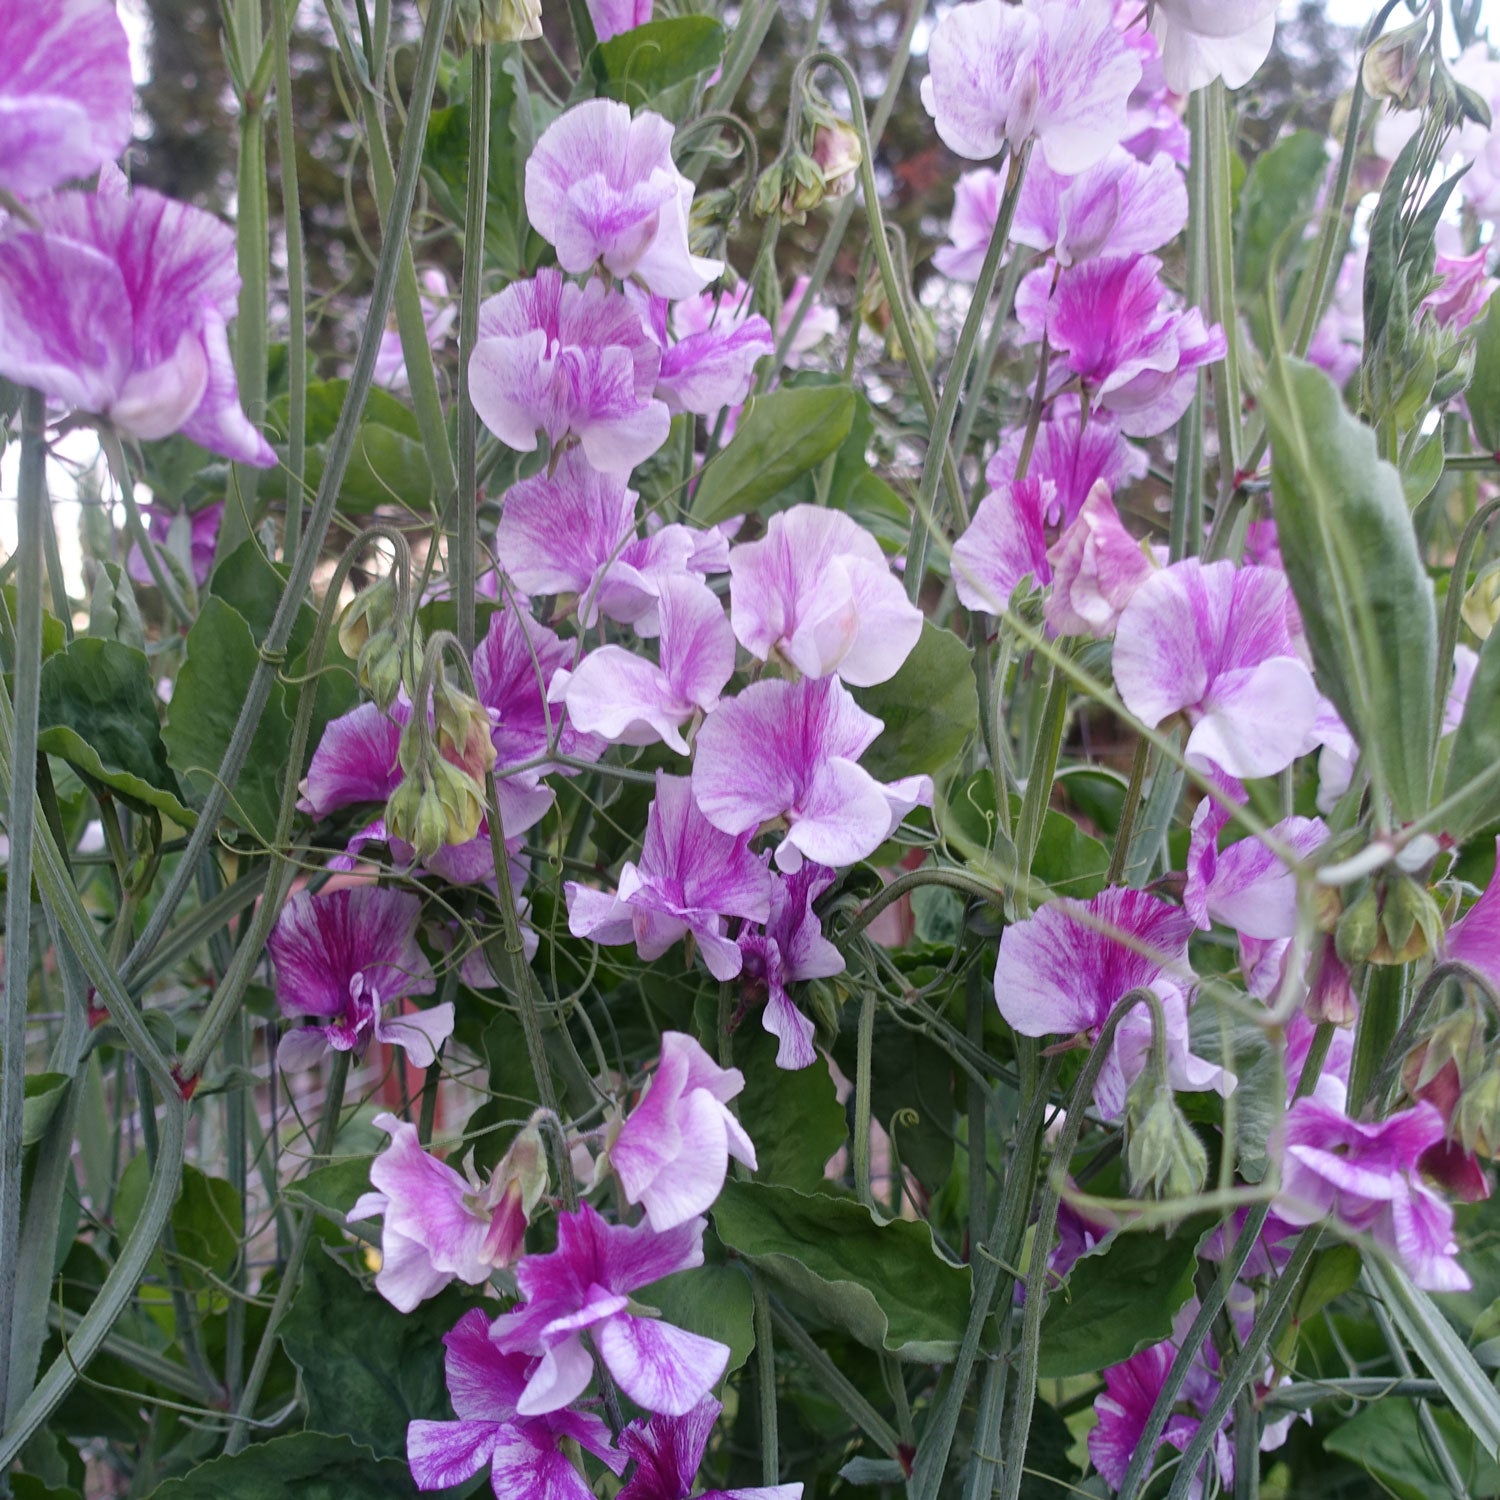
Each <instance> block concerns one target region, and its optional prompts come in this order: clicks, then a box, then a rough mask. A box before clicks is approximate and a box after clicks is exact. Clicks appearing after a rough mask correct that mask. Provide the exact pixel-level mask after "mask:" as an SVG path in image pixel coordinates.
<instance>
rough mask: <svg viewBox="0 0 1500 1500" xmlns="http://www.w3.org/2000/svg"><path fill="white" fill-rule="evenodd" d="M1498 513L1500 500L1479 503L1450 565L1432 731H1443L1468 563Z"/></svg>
mask: <svg viewBox="0 0 1500 1500" xmlns="http://www.w3.org/2000/svg"><path fill="white" fill-rule="evenodd" d="M1497 517H1500V500H1491V501H1489V502H1488V503H1487V504H1485V505H1481V506H1480V507H1479V509H1478V510H1477V511H1475V512H1474V514H1473V515H1472V516H1470V517H1469V523H1468V525H1467V526H1465V527H1464V529H1463V533H1462V535H1460V537H1459V539H1458V546H1457V547H1456V548H1455V549H1454V553H1453V568H1452V570H1451V571H1450V572H1449V574H1448V598H1447V601H1446V602H1445V603H1444V605H1443V631H1442V634H1441V635H1440V636H1439V637H1438V680H1437V703H1436V705H1435V711H1434V713H1433V716H1432V722H1433V731H1434V733H1435V734H1441V733H1442V727H1443V714H1444V711H1445V710H1446V708H1447V706H1448V692H1449V689H1450V688H1451V687H1452V685H1453V653H1454V651H1455V650H1457V648H1458V632H1459V627H1460V626H1461V625H1462V624H1463V618H1464V595H1465V594H1466V593H1467V592H1468V588H1469V567H1470V564H1471V563H1472V562H1473V561H1474V552H1475V550H1476V549H1477V548H1478V546H1479V538H1480V537H1481V536H1483V535H1484V531H1485V528H1486V527H1488V526H1489V525H1490V524H1491V522H1493V521H1494V520H1495V519H1496V518H1497Z"/></svg>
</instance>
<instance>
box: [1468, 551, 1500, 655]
mask: <svg viewBox="0 0 1500 1500" xmlns="http://www.w3.org/2000/svg"><path fill="white" fill-rule="evenodd" d="M1463 616H1464V624H1465V625H1467V626H1468V627H1469V629H1470V630H1472V631H1473V632H1474V634H1475V635H1477V636H1478V637H1479V639H1480V640H1482V641H1487V640H1489V638H1490V632H1491V631H1492V630H1494V628H1495V626H1496V625H1497V624H1500V560H1497V561H1495V562H1492V563H1490V564H1488V566H1486V567H1485V568H1483V569H1482V570H1481V571H1480V574H1479V576H1478V577H1477V578H1476V579H1475V580H1474V584H1473V587H1472V588H1470V590H1469V592H1468V593H1467V594H1465V595H1464V603H1463Z"/></svg>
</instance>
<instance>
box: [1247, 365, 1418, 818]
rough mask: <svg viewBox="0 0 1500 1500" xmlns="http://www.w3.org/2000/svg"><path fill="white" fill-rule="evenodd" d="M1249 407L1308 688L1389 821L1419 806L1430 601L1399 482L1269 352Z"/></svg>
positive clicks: (1314, 376) (1349, 426) (1294, 368)
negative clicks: (1308, 667) (1260, 433)
mask: <svg viewBox="0 0 1500 1500" xmlns="http://www.w3.org/2000/svg"><path fill="white" fill-rule="evenodd" d="M1261 403H1262V406H1263V407H1264V409H1265V413H1266V420H1267V422H1268V424H1269V426H1270V431H1271V442H1272V446H1273V447H1274V448H1275V451H1276V463H1275V465H1274V472H1273V476H1272V491H1273V496H1274V504H1275V516H1276V526H1277V531H1278V534H1279V535H1280V537H1281V540H1282V555H1283V556H1284V557H1285V559H1286V570H1287V576H1288V578H1289V579H1290V580H1291V585H1292V590H1293V592H1294V593H1295V594H1296V597H1297V603H1298V604H1299V605H1300V606H1301V609H1302V619H1303V623H1304V625H1305V626H1306V629H1307V638H1308V641H1309V643H1310V645H1311V646H1312V655H1313V664H1314V666H1315V668H1316V670H1317V675H1318V683H1319V686H1320V687H1321V688H1322V689H1323V691H1324V692H1325V693H1327V694H1328V696H1329V697H1330V698H1331V699H1332V700H1333V703H1334V706H1335V707H1336V708H1337V709H1338V711H1339V713H1340V715H1341V716H1342V717H1343V720H1344V723H1345V724H1347V725H1348V726H1349V729H1350V731H1351V732H1352V733H1353V735H1354V737H1355V739H1356V740H1358V741H1359V744H1360V747H1361V749H1362V750H1363V752H1364V754H1365V756H1366V758H1367V759H1366V763H1367V764H1368V765H1369V767H1370V771H1371V778H1372V781H1373V782H1374V784H1375V786H1376V787H1377V788H1379V789H1381V790H1383V791H1384V792H1385V793H1386V794H1388V795H1389V797H1390V798H1391V800H1392V802H1393V803H1394V804H1395V808H1396V812H1397V814H1398V816H1400V817H1401V818H1403V819H1408V820H1410V819H1413V818H1416V817H1417V816H1418V815H1419V814H1420V813H1421V812H1423V811H1424V810H1425V808H1426V806H1427V800H1428V777H1429V774H1430V766H1431V762H1432V746H1433V741H1434V733H1433V731H1434V724H1433V701H1432V700H1433V691H1432V685H1433V682H1434V681H1435V680H1436V677H1437V607H1436V604H1435V602H1434V599H1433V592H1432V584H1431V581H1430V580H1429V579H1428V577H1427V572H1426V569H1425V568H1424V567H1423V565H1422V554H1421V550H1420V548H1419V546H1418V543H1417V536H1416V531H1415V529H1414V528H1413V526H1412V520H1411V513H1410V511H1408V509H1407V507H1406V498H1405V495H1404V494H1403V492H1402V489H1401V477H1400V475H1398V474H1397V473H1396V471H1395V470H1394V469H1393V468H1392V467H1391V466H1390V465H1389V464H1387V463H1384V462H1382V461H1381V460H1380V459H1379V458H1378V457H1377V456H1376V449H1375V435H1374V433H1372V432H1371V431H1370V430H1369V428H1367V427H1365V426H1364V425H1363V424H1362V423H1360V422H1358V421H1357V420H1356V419H1355V418H1354V417H1352V416H1350V414H1349V413H1348V412H1347V411H1346V410H1345V409H1344V403H1343V401H1342V399H1341V398H1340V396H1339V393H1338V391H1337V390H1336V389H1335V388H1334V385H1333V382H1332V381H1331V380H1330V379H1329V378H1328V376H1327V375H1325V374H1324V373H1323V372H1322V371H1321V370H1318V369H1315V368H1314V367H1313V366H1312V365H1309V364H1305V363H1303V362H1302V361H1301V360H1296V359H1290V358H1285V357H1278V358H1277V359H1276V360H1274V361H1273V362H1272V365H1271V367H1270V369H1269V371H1268V372H1267V376H1266V381H1265V386H1264V389H1263V390H1262V392H1261Z"/></svg>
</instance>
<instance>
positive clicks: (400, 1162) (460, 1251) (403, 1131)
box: [347, 1113, 547, 1313]
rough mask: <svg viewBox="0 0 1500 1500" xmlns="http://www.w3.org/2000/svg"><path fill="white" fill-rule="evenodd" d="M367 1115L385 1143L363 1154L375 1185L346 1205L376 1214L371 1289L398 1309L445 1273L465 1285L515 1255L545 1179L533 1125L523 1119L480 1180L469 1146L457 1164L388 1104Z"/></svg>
mask: <svg viewBox="0 0 1500 1500" xmlns="http://www.w3.org/2000/svg"><path fill="white" fill-rule="evenodd" d="M374 1123H375V1124H376V1125H377V1126H378V1127H379V1128H380V1129H381V1130H383V1131H385V1133H386V1134H387V1135H388V1136H390V1138H391V1139H390V1143H389V1145H387V1146H386V1148H385V1149H384V1150H383V1151H382V1152H381V1153H380V1154H379V1155H378V1156H377V1157H376V1158H375V1160H374V1161H373V1162H371V1164H370V1184H371V1186H372V1187H373V1188H374V1189H375V1191H374V1192H370V1193H366V1194H364V1195H363V1196H362V1197H361V1198H360V1199H359V1200H358V1202H356V1203H355V1204H354V1206H353V1207H352V1208H351V1209H350V1210H349V1213H348V1215H347V1217H348V1218H349V1219H351V1220H358V1219H370V1218H380V1219H383V1221H384V1222H383V1223H382V1225H381V1234H380V1270H379V1271H378V1272H377V1273H376V1275H375V1290H376V1291H378V1292H379V1293H380V1295H381V1296H382V1297H384V1298H385V1300H386V1301H387V1302H389V1303H390V1304H391V1306H392V1307H394V1308H396V1309H397V1311H398V1312H404V1313H409V1312H411V1311H412V1309H413V1308H415V1307H416V1306H417V1305H418V1303H421V1302H425V1301H426V1300H427V1299H428V1298H429V1297H436V1296H437V1294H438V1293H439V1292H440V1291H442V1290H443V1288H444V1287H445V1286H447V1285H448V1284H449V1282H451V1281H454V1280H458V1281H462V1282H463V1283H465V1285H467V1286H479V1285H481V1284H482V1283H483V1282H485V1281H488V1280H489V1277H490V1273H491V1272H492V1271H494V1270H497V1269H499V1268H500V1267H502V1266H511V1265H514V1264H515V1263H516V1261H518V1260H519V1259H520V1258H521V1250H522V1246H523V1244H524V1241H525V1237H526V1224H527V1220H528V1219H529V1218H530V1216H531V1213H532V1211H533V1210H534V1209H535V1208H536V1205H537V1201H538V1200H539V1199H540V1198H541V1195H542V1193H543V1192H544V1191H545V1190H546V1187H547V1158H546V1154H545V1152H544V1150H543V1148H542V1138H541V1133H540V1131H539V1130H538V1129H537V1127H536V1126H535V1125H529V1126H527V1128H526V1129H525V1130H523V1131H522V1132H521V1133H520V1134H519V1135H518V1136H517V1137H516V1138H515V1140H514V1141H513V1142H512V1143H511V1146H510V1149H509V1150H508V1151H507V1152H506V1153H505V1155H504V1157H503V1158H501V1161H500V1164H499V1165H498V1166H497V1167H496V1168H495V1170H494V1171H493V1172H492V1173H491V1174H490V1179H489V1181H488V1182H481V1181H480V1180H479V1177H478V1175H477V1174H476V1173H475V1171H474V1158H473V1153H472V1152H470V1153H469V1159H468V1160H467V1161H466V1162H465V1164H464V1173H463V1174H460V1173H458V1172H455V1171H454V1170H453V1168H452V1167H450V1166H449V1165H448V1164H447V1163H446V1162H441V1161H439V1160H438V1159H437V1158H436V1157H435V1156H432V1155H430V1154H429V1153H428V1152H426V1151H424V1150H423V1149H422V1147H421V1144H420V1143H419V1141H418V1139H417V1127H416V1126H415V1125H411V1124H408V1123H406V1122H405V1121H403V1120H398V1119H397V1118H396V1116H395V1115H393V1114H389V1113H383V1114H378V1115H376V1116H375V1121H374Z"/></svg>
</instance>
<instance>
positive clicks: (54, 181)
mask: <svg viewBox="0 0 1500 1500" xmlns="http://www.w3.org/2000/svg"><path fill="white" fill-rule="evenodd" d="M134 103H135V90H134V88H133V86H132V83H131V78H130V44H129V41H128V39H127V38H126V35H125V28H124V26H122V25H121V24H120V18H119V16H118V15H117V14H116V13H115V7H114V0H0V192H5V193H9V194H11V195H12V196H13V197H16V198H22V199H25V198H35V197H36V196H37V195H38V194H41V193H45V192H48V191H50V190H51V189H52V188H55V187H58V186H60V185H61V184H62V183H64V182H68V181H71V180H73V179H75V178H79V177H87V176H88V175H89V173H91V172H93V171H95V170H97V169H98V168H99V167H102V166H103V165H104V164H105V163H106V162H113V161H114V159H115V158H116V157H117V156H119V154H120V153H121V152H122V151H123V150H124V149H125V147H126V146H128V145H129V144H130V134H131V128H132V119H131V112H132V108H133V106H134Z"/></svg>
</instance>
